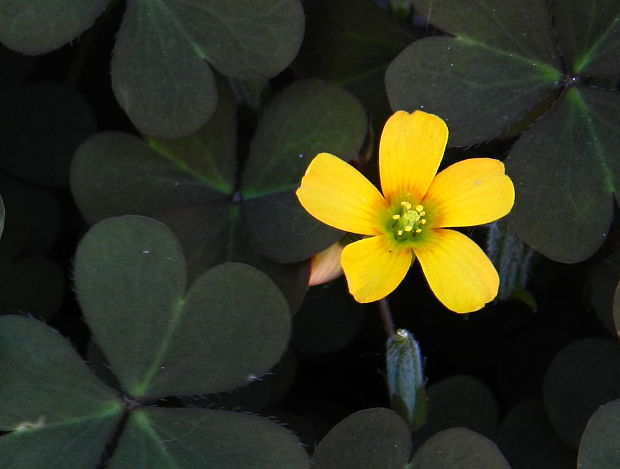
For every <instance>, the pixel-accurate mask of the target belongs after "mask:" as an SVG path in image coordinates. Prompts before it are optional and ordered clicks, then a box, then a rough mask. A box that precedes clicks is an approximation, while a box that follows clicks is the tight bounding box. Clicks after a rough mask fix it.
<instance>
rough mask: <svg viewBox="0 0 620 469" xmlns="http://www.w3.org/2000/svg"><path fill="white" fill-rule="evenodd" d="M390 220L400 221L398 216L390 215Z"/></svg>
mask: <svg viewBox="0 0 620 469" xmlns="http://www.w3.org/2000/svg"><path fill="white" fill-rule="evenodd" d="M392 220H400V215H398V214H396V215H392Z"/></svg>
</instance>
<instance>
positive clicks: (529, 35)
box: [413, 0, 560, 67]
mask: <svg viewBox="0 0 620 469" xmlns="http://www.w3.org/2000/svg"><path fill="white" fill-rule="evenodd" d="M413 3H414V5H415V8H416V11H417V12H418V14H420V15H421V16H422V17H423V18H424V19H425V20H426V21H427V22H429V23H432V24H433V25H434V26H436V27H437V28H439V29H441V30H443V31H446V32H448V33H450V34H453V35H454V36H457V37H460V38H466V39H469V40H471V41H473V42H476V43H480V44H488V45H489V46H491V47H492V48H493V49H496V51H494V52H495V53H497V52H500V51H503V52H506V53H509V54H512V55H513V56H514V57H515V59H517V60H522V59H524V58H531V59H534V61H535V62H544V63H546V64H548V65H551V66H552V67H559V66H560V58H559V57H558V54H557V48H556V44H555V38H554V35H553V31H552V29H551V14H550V11H549V6H548V4H547V1H546V0H529V1H527V2H500V3H498V2H497V1H495V0H480V1H476V2H461V1H460V0H443V1H442V2H434V1H433V0H413Z"/></svg>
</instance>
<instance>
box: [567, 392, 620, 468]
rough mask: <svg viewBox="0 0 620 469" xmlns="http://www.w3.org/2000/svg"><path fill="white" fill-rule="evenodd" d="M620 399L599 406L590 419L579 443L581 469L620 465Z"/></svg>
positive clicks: (579, 465) (578, 462)
mask: <svg viewBox="0 0 620 469" xmlns="http://www.w3.org/2000/svg"><path fill="white" fill-rule="evenodd" d="M619 434H620V400H615V401H612V402H609V403H607V404H605V405H603V406H601V407H599V408H598V409H597V410H596V412H594V414H593V415H592V417H590V419H589V420H588V424H587V426H586V429H585V431H584V432H583V436H582V437H581V441H580V443H579V457H578V460H577V467H579V469H615V468H617V467H620V451H619V448H620V446H619V443H618V435H619Z"/></svg>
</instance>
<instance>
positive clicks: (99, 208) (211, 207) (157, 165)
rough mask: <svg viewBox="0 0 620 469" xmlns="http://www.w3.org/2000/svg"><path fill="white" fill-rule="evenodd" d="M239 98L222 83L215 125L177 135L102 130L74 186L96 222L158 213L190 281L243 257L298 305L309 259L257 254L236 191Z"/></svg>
mask: <svg viewBox="0 0 620 469" xmlns="http://www.w3.org/2000/svg"><path fill="white" fill-rule="evenodd" d="M235 143H236V113H235V104H234V102H233V98H232V96H231V94H230V93H229V92H228V91H227V88H226V87H224V86H220V99H219V102H218V109H217V111H216V113H215V116H214V118H213V119H211V120H210V121H209V122H208V124H207V125H206V126H205V127H204V128H202V129H200V130H199V131H197V132H195V133H194V134H191V135H188V136H186V137H182V138H179V139H175V140H158V139H154V138H151V139H149V140H148V142H144V141H142V140H140V139H139V138H137V137H135V136H132V135H129V134H125V133H119V132H105V133H101V134H97V135H95V136H93V137H91V138H89V139H88V140H87V141H86V142H84V143H83V144H82V145H81V146H80V147H79V148H78V150H77V152H76V155H75V158H74V160H73V164H72V167H71V190H72V192H73V196H74V198H75V201H76V204H77V205H78V207H79V209H80V211H81V212H82V215H83V216H84V218H85V219H86V220H87V221H88V222H90V223H94V222H96V221H99V220H102V219H104V218H108V217H112V216H119V215H124V214H136V215H144V216H149V217H155V218H157V219H159V220H161V221H163V222H164V223H166V224H167V225H168V226H169V227H170V228H171V229H172V230H173V231H174V233H175V235H176V236H177V237H178V238H179V240H180V241H181V244H182V246H183V249H184V253H185V256H186V258H187V264H188V270H189V276H190V279H194V278H196V277H197V276H198V275H200V274H202V273H203V272H204V271H205V270H206V269H207V268H209V267H212V266H213V265H216V264H219V263H222V262H226V261H238V262H245V263H249V264H252V265H254V266H255V267H257V268H259V269H261V270H262V271H264V272H266V273H267V274H268V275H270V276H271V278H272V279H273V280H274V281H275V282H276V283H277V284H278V286H279V287H280V288H281V289H282V291H283V292H284V293H285V295H286V297H287V299H288V300H289V303H290V305H291V309H292V310H293V311H294V310H296V309H297V308H298V307H299V304H300V303H301V300H302V298H303V295H304V293H305V291H306V288H307V284H308V281H307V280H308V272H309V270H308V265H307V264H306V263H304V264H303V265H302V264H291V265H286V266H282V265H277V264H275V263H274V262H272V261H269V260H268V259H266V258H265V257H264V256H261V255H259V254H258V252H257V250H256V248H255V246H254V244H253V236H252V234H251V229H252V228H253V227H249V226H247V223H246V222H245V221H244V220H242V216H241V210H240V202H239V200H237V199H236V198H234V197H233V196H232V195H231V194H232V193H233V191H234V190H235V189H236V180H235V175H236V167H237V159H236V156H235V153H234V150H235Z"/></svg>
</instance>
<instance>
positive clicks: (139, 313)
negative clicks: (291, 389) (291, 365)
mask: <svg viewBox="0 0 620 469" xmlns="http://www.w3.org/2000/svg"><path fill="white" fill-rule="evenodd" d="M75 283H76V291H77V296H78V301H79V302H80V305H81V306H82V309H83V311H84V315H85V317H86V320H87V322H88V324H89V325H90V326H91V329H92V330H93V334H94V337H95V339H96V340H97V342H98V344H99V345H100V347H101V349H102V350H103V352H104V354H105V356H106V358H107V359H108V361H109V362H110V365H111V366H112V369H113V370H114V372H115V374H116V376H117V377H118V378H119V381H120V383H121V384H122V386H123V389H125V390H126V391H127V392H129V393H130V394H132V395H133V396H135V397H139V398H146V399H154V398H159V397H165V396H168V395H174V394H180V395H183V394H205V393H211V392H221V391H226V390H230V389H233V388H236V387H239V386H241V385H243V384H245V383H246V382H248V381H250V380H252V379H254V377H257V376H261V375H263V374H264V373H265V372H266V371H268V370H269V368H270V367H271V366H273V365H274V364H275V363H276V362H277V360H278V359H279V358H280V355H281V354H282V352H283V350H284V348H285V347H286V342H287V340H288V334H289V329H290V318H289V311H288V307H287V304H286V302H285V300H284V298H283V297H282V295H281V293H280V292H279V290H278V289H277V288H276V287H275V285H273V283H272V282H271V281H270V280H269V279H268V278H267V277H266V276H265V275H264V274H262V273H260V272H259V271H257V270H256V269H254V268H252V267H250V266H247V265H244V264H235V263H229V264H223V265H220V266H218V267H215V268H213V269H211V270H209V271H208V272H206V273H205V274H203V275H202V276H200V277H198V279H197V280H196V281H195V282H194V283H193V285H192V286H191V287H190V288H189V289H188V291H187V292H186V271H185V261H184V259H183V255H182V252H181V247H180V245H179V243H178V241H177V240H176V238H175V237H174V235H173V234H172V232H171V231H170V230H169V229H168V228H167V227H166V226H165V225H163V224H161V223H159V222H157V221H155V220H152V219H148V218H144V217H135V216H125V217H118V218H112V219H108V220H104V221H102V222H100V223H98V224H97V225H95V226H94V227H92V228H91V230H90V231H89V232H88V233H87V234H86V236H85V237H84V239H83V240H82V241H81V243H80V245H79V247H78V251H77V255H76V261H75Z"/></svg>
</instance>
